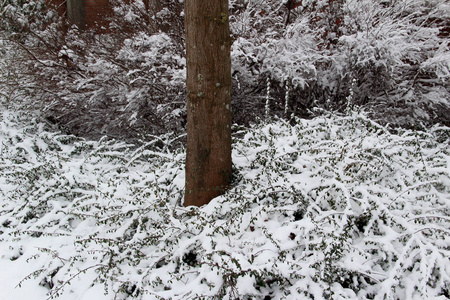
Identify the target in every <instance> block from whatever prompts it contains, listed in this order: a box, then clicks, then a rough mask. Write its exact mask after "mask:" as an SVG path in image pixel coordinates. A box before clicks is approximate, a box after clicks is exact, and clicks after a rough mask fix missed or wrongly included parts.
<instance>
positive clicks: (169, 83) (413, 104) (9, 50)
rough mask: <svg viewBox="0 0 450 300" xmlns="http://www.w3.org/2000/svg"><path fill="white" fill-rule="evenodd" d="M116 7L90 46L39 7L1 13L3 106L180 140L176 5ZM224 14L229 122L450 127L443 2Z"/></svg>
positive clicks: (244, 4) (239, 4)
mask: <svg viewBox="0 0 450 300" xmlns="http://www.w3.org/2000/svg"><path fill="white" fill-rule="evenodd" d="M121 2H122V1H116V2H115V4H114V6H115V9H114V11H115V15H114V16H113V17H112V20H111V26H110V30H109V33H102V34H97V33H95V30H86V31H83V32H80V31H78V30H77V28H76V27H71V26H69V24H66V23H65V21H64V20H63V19H61V18H60V16H58V14H57V13H56V12H54V11H52V10H51V9H49V8H48V7H46V6H45V5H43V4H42V3H41V2H40V1H39V0H36V1H27V2H24V1H19V0H8V1H4V2H3V4H2V6H1V8H0V11H1V21H0V23H1V36H2V43H3V45H2V53H1V54H2V56H3V58H6V59H2V60H1V61H2V64H4V65H3V66H2V67H1V70H2V72H1V75H0V76H2V77H1V84H2V85H4V86H6V87H5V88H4V89H3V90H4V91H5V92H4V93H3V94H2V101H10V102H13V99H14V95H16V94H17V93H22V94H23V93H25V94H27V95H31V96H32V97H31V98H29V99H30V101H29V102H28V103H26V104H28V105H33V106H34V107H37V108H39V109H40V110H42V111H44V113H45V116H46V117H47V119H48V120H49V121H50V122H53V123H55V124H58V125H59V126H61V127H62V128H63V129H65V130H66V131H68V132H71V133H75V134H79V135H84V136H90V137H99V136H102V135H105V134H106V135H112V136H120V137H127V138H137V137H139V136H141V135H145V134H158V133H162V132H167V131H183V130H184V120H185V104H184V103H185V89H184V80H185V59H184V40H183V3H180V2H179V1H177V0H161V1H160V8H161V10H160V11H159V12H157V13H156V14H153V15H149V13H148V12H147V11H146V9H145V5H144V3H143V1H141V0H137V1H133V3H132V4H123V3H121ZM230 10H231V19H230V21H231V30H232V35H233V39H234V42H233V45H232V60H233V79H234V82H233V85H234V89H233V108H234V112H235V115H234V121H235V122H237V123H240V124H248V123H249V122H251V121H253V120H256V119H258V118H264V117H267V116H272V115H279V116H285V117H287V118H291V117H292V116H293V115H295V116H302V117H307V116H311V115H312V114H314V113H317V112H318V111H323V109H325V110H340V111H344V110H345V109H347V108H349V107H351V106H355V105H357V106H360V107H362V108H364V109H365V110H366V111H368V112H370V114H371V115H372V117H373V118H376V119H378V120H380V121H382V122H388V123H391V124H394V125H401V126H406V127H413V126H417V125H419V124H425V125H426V124H432V123H436V122H440V123H444V124H446V125H449V124H450V117H449V115H450V114H449V103H450V96H449V95H450V93H449V90H450V84H449V81H448V79H449V77H450V51H449V43H448V40H449V21H448V20H449V19H450V6H449V4H447V3H445V2H444V1H438V0H433V1H425V0H406V1H394V0H391V1H382V0H361V1H356V0H325V1H318V0H304V1H301V3H296V2H295V1H291V0H289V1H286V0H272V1H267V0H231V1H230ZM8 62H9V65H8ZM5 64H7V65H5Z"/></svg>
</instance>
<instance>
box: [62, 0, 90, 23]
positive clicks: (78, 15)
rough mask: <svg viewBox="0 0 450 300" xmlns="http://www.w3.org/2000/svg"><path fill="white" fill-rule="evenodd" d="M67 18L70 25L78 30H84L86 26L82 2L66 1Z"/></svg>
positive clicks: (78, 0)
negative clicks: (75, 26) (73, 25)
mask: <svg viewBox="0 0 450 300" xmlns="http://www.w3.org/2000/svg"><path fill="white" fill-rule="evenodd" d="M67 18H68V20H69V22H70V23H72V24H75V25H77V26H78V28H80V29H84V27H85V25H86V12H85V10H84V0H67Z"/></svg>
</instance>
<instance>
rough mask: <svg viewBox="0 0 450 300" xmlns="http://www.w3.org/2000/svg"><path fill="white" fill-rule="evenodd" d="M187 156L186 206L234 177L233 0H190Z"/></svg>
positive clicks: (187, 21)
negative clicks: (230, 16)
mask: <svg viewBox="0 0 450 300" xmlns="http://www.w3.org/2000/svg"><path fill="white" fill-rule="evenodd" d="M185 1H186V2H185V26H186V63H187V80H186V86H187V94H188V96H187V154H186V191H185V192H186V194H185V201H184V205H185V206H189V205H196V206H200V205H203V204H207V203H208V202H209V201H210V200H211V199H212V198H214V197H216V196H219V195H221V194H223V193H224V191H225V190H226V188H227V187H228V185H229V183H230V178H231V59H230V46H231V38H230V27H229V20H228V0H185Z"/></svg>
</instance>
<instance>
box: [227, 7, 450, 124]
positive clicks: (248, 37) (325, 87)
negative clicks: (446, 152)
mask: <svg viewBox="0 0 450 300" xmlns="http://www.w3.org/2000/svg"><path fill="white" fill-rule="evenodd" d="M232 3H235V4H234V5H232V7H237V8H239V9H236V14H235V15H234V16H232V18H231V20H232V21H233V22H232V26H231V28H232V30H233V32H234V34H235V38H236V41H235V42H234V44H233V63H234V66H233V67H234V72H235V73H234V77H235V79H236V80H237V81H238V83H239V85H238V87H237V89H236V90H237V92H236V93H237V94H238V97H239V98H242V99H244V100H243V101H245V99H252V101H254V102H258V101H259V103H263V102H264V101H263V99H262V98H263V97H262V95H263V92H264V90H263V87H264V83H265V81H266V78H269V79H270V80H272V81H273V83H272V86H273V87H274V91H273V94H274V95H275V101H274V103H276V107H274V109H273V111H274V112H278V114H279V115H282V114H283V112H284V110H283V105H282V103H283V101H282V99H283V98H284V97H283V93H286V90H287V89H289V96H290V98H291V101H290V108H289V109H290V111H291V112H294V113H295V114H297V115H298V114H302V113H306V112H307V110H308V109H311V108H312V107H314V106H321V107H325V108H327V109H328V110H329V109H332V110H336V109H337V110H344V109H345V107H346V98H347V96H348V93H349V90H350V89H351V86H352V83H353V81H354V80H356V85H355V86H354V88H353V92H354V97H353V98H354V104H355V105H359V106H365V107H366V108H367V109H368V110H371V111H372V116H373V117H375V118H377V119H379V120H382V121H384V122H390V123H391V124H397V125H401V126H406V127H411V126H415V125H417V124H418V123H420V122H423V123H436V122H441V123H445V124H449V121H450V120H449V119H448V116H447V115H448V114H449V113H448V112H449V108H450V104H449V103H450V99H449V96H448V95H449V91H450V90H449V85H448V79H449V74H450V73H449V70H450V69H449V63H448V62H449V61H450V60H449V55H450V54H449V53H450V52H449V48H448V47H449V45H448V29H449V27H450V24H449V23H448V16H449V13H450V7H449V6H448V4H445V3H443V2H442V1H422V0H412V1H369V0H367V1H365V0H363V1H356V0H347V1H343V0H328V1H315V0H311V1H301V5H299V6H298V7H296V8H294V9H291V10H289V9H288V8H287V7H288V5H291V6H290V7H291V8H292V7H293V6H292V1H258V0H247V1H232ZM289 3H291V4H289ZM299 3H300V2H299ZM261 24H264V26H261ZM257 86H259V87H260V89H259V93H260V94H259V96H260V97H253V98H252V97H250V98H249V97H248V93H254V92H255V90H256V91H258V88H257ZM240 87H241V89H239V88H240ZM287 87H290V88H287ZM258 99H259V100H258ZM261 106H262V105H259V110H262V109H261ZM254 107H255V108H258V106H254Z"/></svg>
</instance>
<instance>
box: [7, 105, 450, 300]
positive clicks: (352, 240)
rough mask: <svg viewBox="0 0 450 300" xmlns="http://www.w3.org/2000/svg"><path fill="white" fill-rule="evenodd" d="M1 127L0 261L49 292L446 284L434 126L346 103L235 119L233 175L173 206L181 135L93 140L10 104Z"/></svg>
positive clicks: (447, 162)
mask: <svg viewBox="0 0 450 300" xmlns="http://www.w3.org/2000/svg"><path fill="white" fill-rule="evenodd" d="M23 118H26V120H25V121H24V120H23ZM0 124H1V132H0V140H1V143H0V152H1V156H0V174H1V176H0V186H1V189H0V197H1V208H0V224H1V225H0V242H1V243H0V245H1V246H0V247H1V251H0V253H2V257H1V258H2V259H10V260H13V261H22V262H23V261H27V262H28V263H29V264H30V265H32V266H33V268H34V269H33V272H32V273H30V275H29V276H28V277H27V278H24V280H32V281H34V282H35V283H36V284H39V285H41V286H45V287H46V288H48V297H49V298H55V297H57V296H64V295H67V294H70V293H71V292H76V291H77V290H80V289H83V290H85V289H87V288H89V287H91V286H94V285H98V284H103V285H104V288H105V293H108V295H111V297H110V298H111V299H112V298H114V299H132V298H137V299H445V298H447V297H448V296H449V294H450V264H449V262H448V257H449V256H450V249H449V245H450V237H449V235H450V228H449V227H450V216H449V214H450V207H449V205H450V175H449V169H450V151H449V148H448V144H449V140H450V129H449V128H447V127H440V126H434V127H432V128H430V129H429V130H427V131H410V130H400V131H399V132H397V133H396V134H392V133H390V132H389V131H388V129H387V128H386V127H383V126H380V125H379V124H377V123H374V122H373V121H370V120H369V119H367V118H366V117H365V116H364V115H362V114H356V113H350V115H349V116H336V115H328V116H326V117H318V118H315V119H312V120H297V123H296V125H290V124H288V123H286V122H284V121H283V120H275V121H272V122H270V123H265V124H261V125H257V126H254V127H252V128H250V129H243V130H239V129H236V133H235V135H234V141H233V149H234V150H233V161H234V172H235V174H234V183H233V186H232V188H231V189H230V190H229V191H228V192H227V193H226V194H225V195H223V196H221V197H218V198H216V199H214V200H213V201H212V202H211V203H210V204H208V205H206V206H203V207H201V208H194V207H188V208H184V207H182V206H181V205H180V204H181V202H182V199H183V185H184V169H183V168H184V158H185V155H184V150H183V149H182V148H181V147H174V144H177V143H178V141H179V137H176V136H172V135H165V136H162V137H158V138H156V137H155V139H154V140H153V141H151V142H148V143H145V144H143V145H142V146H140V147H134V146H133V145H129V144H125V143H122V142H117V141H114V140H110V139H102V140H100V141H98V142H91V141H86V140H83V139H80V138H76V137H74V136H67V135H62V134H59V133H52V132H49V131H47V130H46V129H45V127H44V126H43V125H42V124H39V123H38V122H36V121H33V119H32V117H30V116H24V115H23V114H22V115H19V114H16V113H11V112H8V111H7V112H4V113H3V115H2V119H1V121H0ZM23 124H27V125H23ZM19 285H20V283H19ZM62 298H63V297H62Z"/></svg>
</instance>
